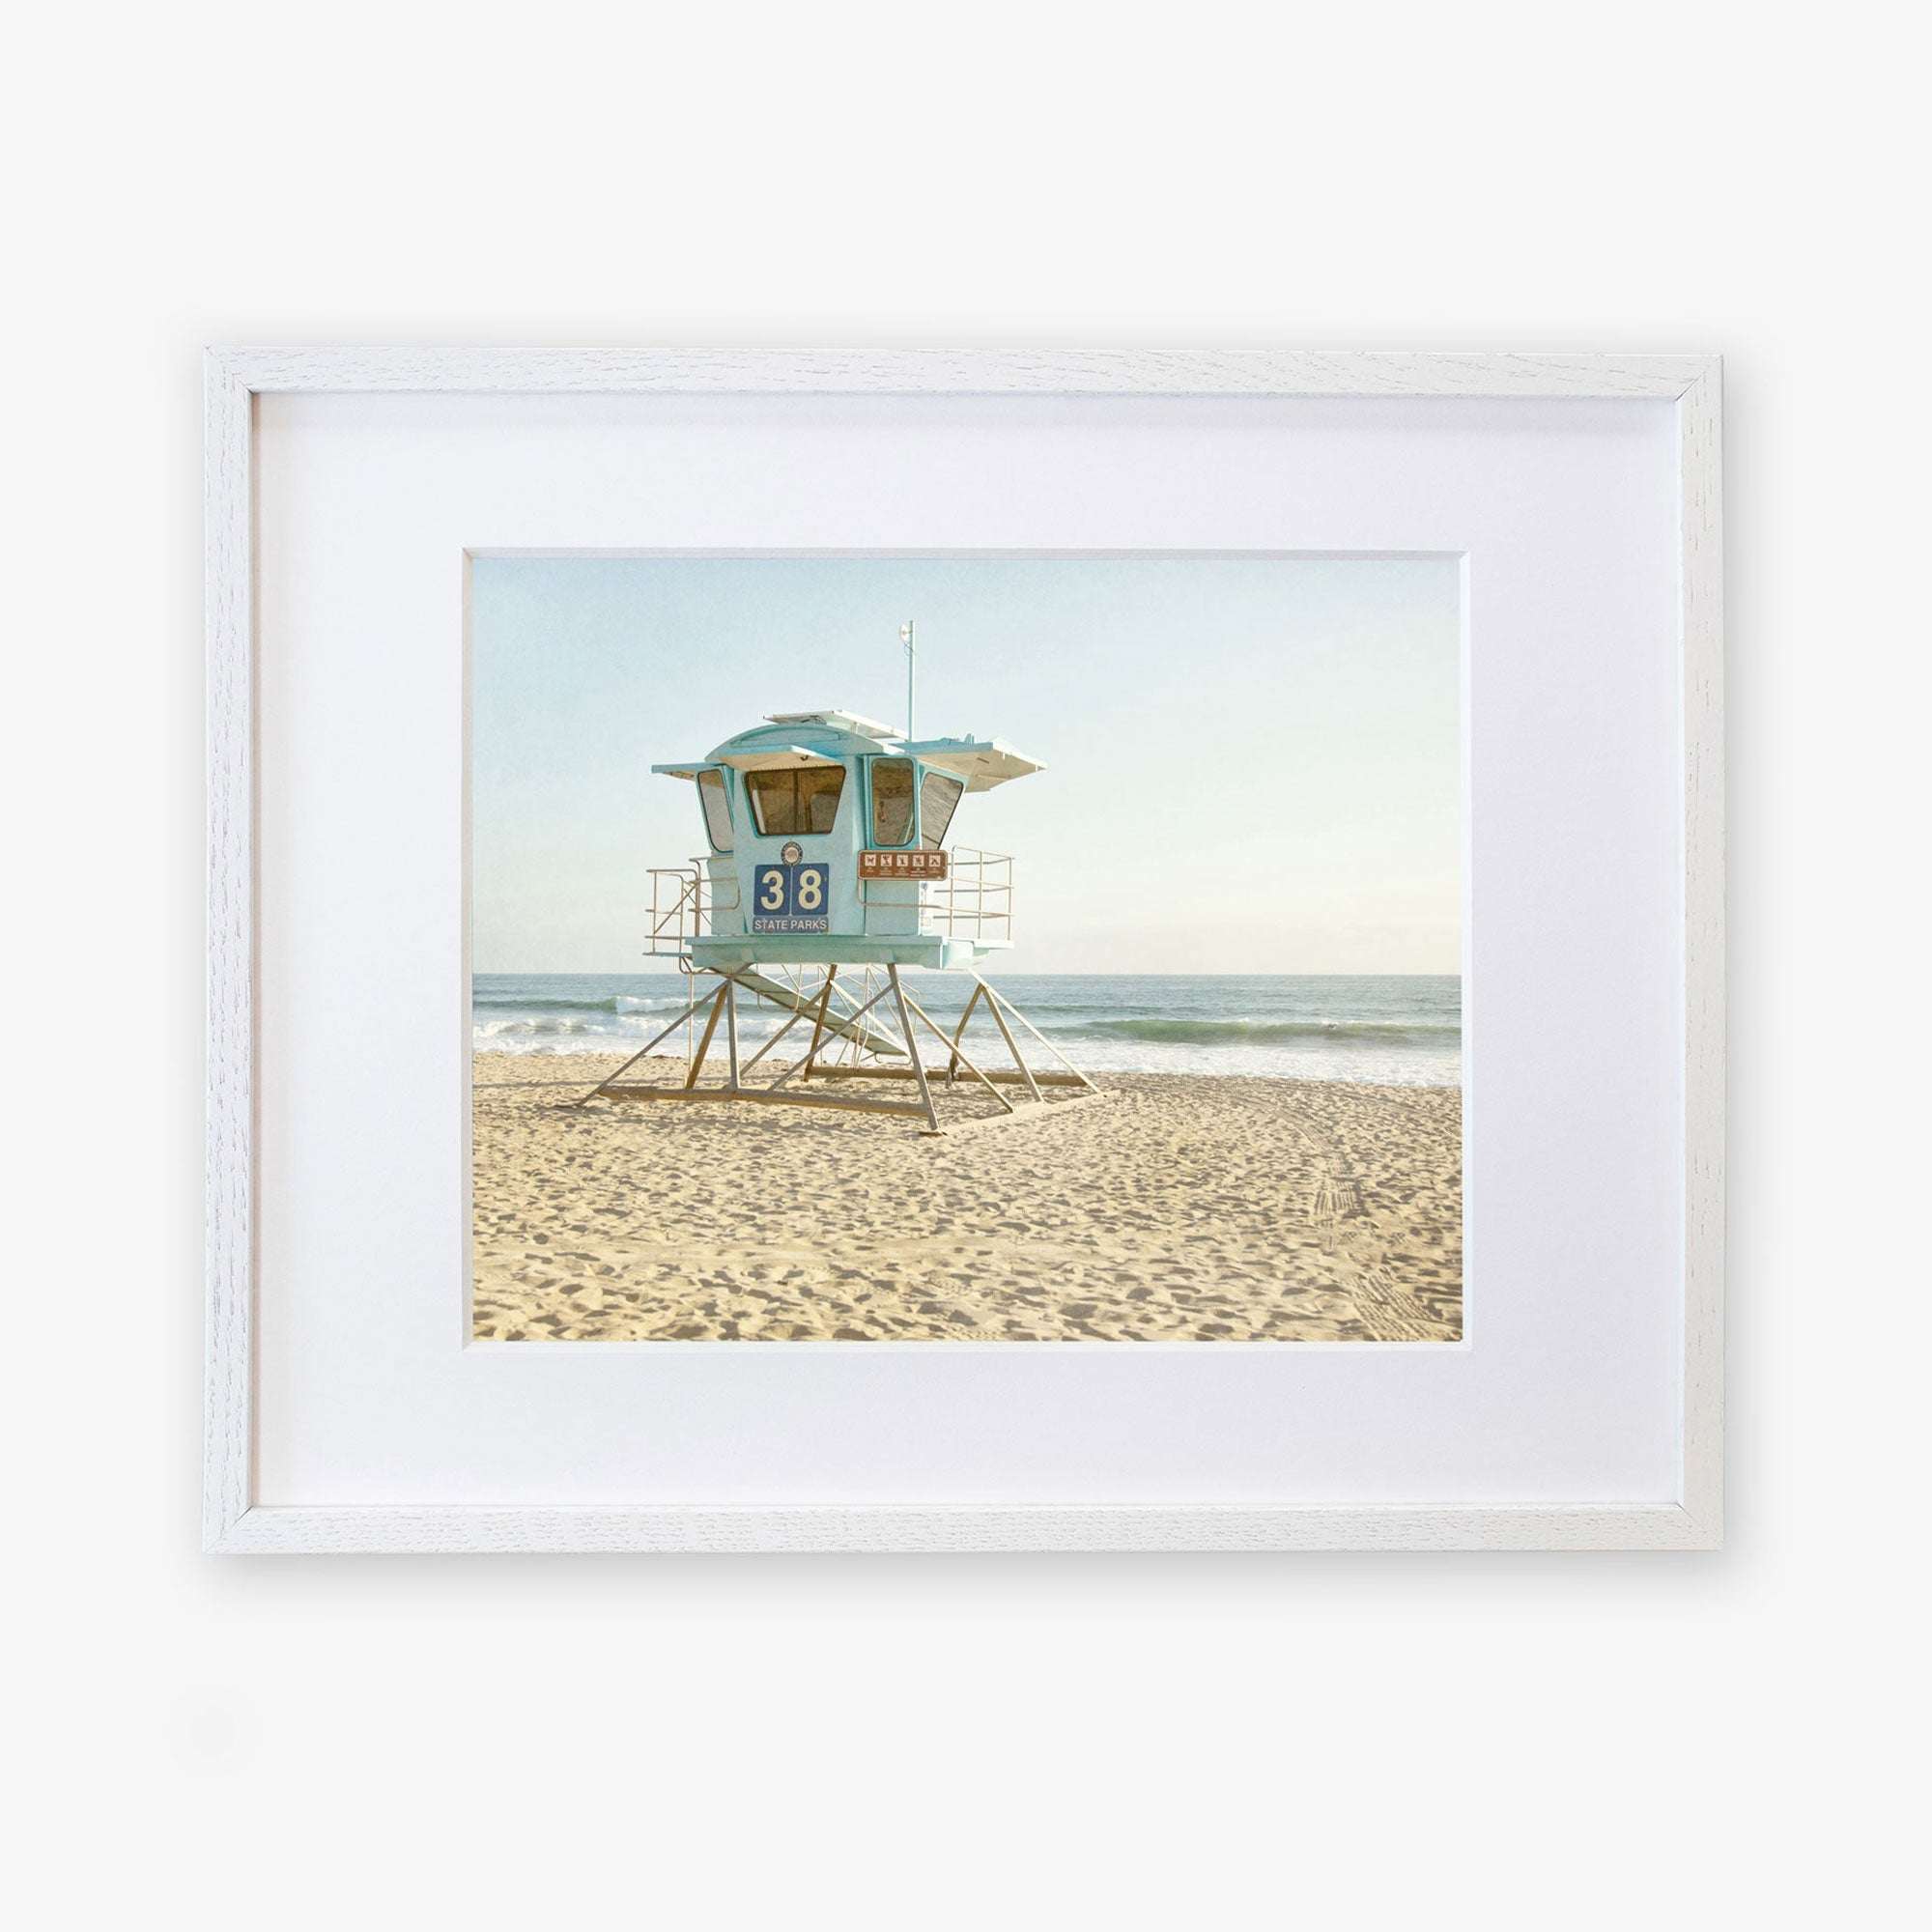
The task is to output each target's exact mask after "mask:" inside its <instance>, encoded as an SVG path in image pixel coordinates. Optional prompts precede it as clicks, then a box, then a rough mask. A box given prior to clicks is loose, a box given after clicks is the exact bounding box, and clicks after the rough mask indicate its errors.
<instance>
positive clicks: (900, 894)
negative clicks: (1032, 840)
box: [859, 845, 1013, 940]
mask: <svg viewBox="0 0 1932 1932" xmlns="http://www.w3.org/2000/svg"><path fill="white" fill-rule="evenodd" d="M859 897H860V900H861V903H862V905H863V907H864V909H865V912H866V930H867V933H870V932H872V931H873V929H874V928H873V924H872V920H871V911H872V908H874V907H877V908H878V909H879V910H880V911H881V912H885V911H888V910H892V911H896V912H900V913H903V912H906V911H909V910H912V909H914V908H916V909H917V918H916V920H915V922H914V929H915V930H916V931H918V932H920V933H923V934H925V935H928V936H932V937H941V938H946V939H980V940H993V939H1011V938H1012V936H1013V861H1012V855H1011V854H1010V853H1009V852H982V851H980V849H979V848H978V847H977V846H974V845H955V846H953V847H952V851H951V852H949V853H948V855H947V865H946V876H945V878H943V879H866V880H862V881H861V882H860V887H859Z"/></svg>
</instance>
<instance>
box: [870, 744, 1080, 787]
mask: <svg viewBox="0 0 1932 1932" xmlns="http://www.w3.org/2000/svg"><path fill="white" fill-rule="evenodd" d="M901 749H902V750H903V751H906V752H909V753H911V754H912V755H913V756H914V757H916V758H917V759H919V761H920V762H921V763H922V764H926V765H930V766H931V767H932V768H933V770H934V771H940V772H950V773H952V776H953V777H954V778H955V779H963V780H964V781H965V783H966V789H967V790H968V791H991V790H992V788H993V787H994V786H995V785H997V784H1005V783H1006V781H1008V780H1009V779H1023V778H1026V777H1027V776H1028V775H1029V774H1031V773H1033V772H1043V771H1045V769H1046V767H1045V766H1044V765H1043V764H1041V763H1040V762H1039V760H1038V759H1037V758H1029V757H1027V756H1026V755H1025V754H1024V753H1020V752H1016V751H1014V750H1013V748H1012V747H1011V746H1010V745H1007V744H1002V743H1001V741H1000V740H999V739H998V738H924V739H921V740H920V741H919V742H918V743H917V744H911V745H906V746H903V747H901Z"/></svg>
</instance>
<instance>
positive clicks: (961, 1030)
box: [946, 980, 986, 1086]
mask: <svg viewBox="0 0 1932 1932" xmlns="http://www.w3.org/2000/svg"><path fill="white" fill-rule="evenodd" d="M985 990H986V989H985V987H984V986H983V985H981V984H980V981H979V980H974V981H973V994H972V997H971V998H970V999H969V1000H968V1001H967V1002H966V1010H965V1011H964V1012H963V1013H961V1014H960V1015H959V1024H958V1025H957V1026H956V1027H954V1028H953V1030H952V1059H950V1060H949V1061H948V1062H947V1063H946V1079H947V1084H948V1085H949V1086H950V1085H951V1084H952V1082H953V1081H954V1080H957V1079H958V1078H959V1042H960V1040H961V1039H962V1038H964V1037H965V1034H966V1022H967V1021H968V1020H970V1019H971V1018H972V1017H973V1009H974V1008H975V1007H977V1006H978V1005H979V1004H980V994H981V993H983V992H984V991H985Z"/></svg>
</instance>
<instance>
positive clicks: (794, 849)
mask: <svg viewBox="0 0 1932 1932" xmlns="http://www.w3.org/2000/svg"><path fill="white" fill-rule="evenodd" d="M779 857H780V858H781V859H782V860H783V861H784V862H785V864H786V865H787V866H796V865H797V864H798V862H799V861H800V860H801V859H803V858H804V857H805V848H804V847H803V846H801V845H800V844H799V842H798V841H797V839H795V838H787V839H786V840H785V842H784V844H783V845H782V846H781V847H780V848H779Z"/></svg>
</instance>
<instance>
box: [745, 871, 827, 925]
mask: <svg viewBox="0 0 1932 1932" xmlns="http://www.w3.org/2000/svg"><path fill="white" fill-rule="evenodd" d="M830 885H831V880H830V873H829V870H828V868H827V867H825V866H823V865H821V864H819V863H818V862H817V861H816V860H808V861H807V862H806V863H805V864H804V865H799V864H796V863H790V864H785V865H761V866H759V867H757V868H756V869H755V870H754V871H753V874H752V930H753V932H830V931H831V930H832V921H831V919H830V917H829V912H828V907H827V905H826V899H827V897H828V895H829V892H830Z"/></svg>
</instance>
